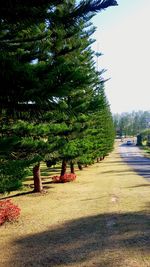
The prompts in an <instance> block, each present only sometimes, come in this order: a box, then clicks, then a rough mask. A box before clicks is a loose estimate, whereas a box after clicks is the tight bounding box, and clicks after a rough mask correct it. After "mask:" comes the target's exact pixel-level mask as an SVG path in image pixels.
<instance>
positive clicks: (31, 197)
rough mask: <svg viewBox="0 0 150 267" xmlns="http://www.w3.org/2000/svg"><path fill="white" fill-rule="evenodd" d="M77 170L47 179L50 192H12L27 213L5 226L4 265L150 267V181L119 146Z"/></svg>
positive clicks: (0, 235) (0, 263) (1, 241)
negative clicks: (62, 178)
mask: <svg viewBox="0 0 150 267" xmlns="http://www.w3.org/2000/svg"><path fill="white" fill-rule="evenodd" d="M44 171H46V170H44ZM77 174H78V179H77V180H76V181H75V182H73V183H66V184H52V183H50V182H51V180H50V179H48V180H44V182H45V183H46V184H45V186H47V190H48V191H47V193H46V194H44V195H39V194H32V193H29V194H25V195H19V196H15V197H13V194H14V195H15V194H16V192H14V193H13V194H12V195H11V198H12V200H13V202H14V203H16V204H18V205H19V207H21V210H22V212H21V218H20V220H19V222H18V223H13V224H5V225H3V226H1V227H0V247H1V259H0V267H12V266H14V267H30V266H32V267H43V266H44V267H58V266H59V267H64V266H65V267H92V266H96V267H125V266H127V267H148V266H150V256H149V255H150V251H149V248H150V220H149V205H150V202H149V196H150V183H148V182H147V181H146V180H144V178H143V177H141V176H139V175H137V174H135V173H134V172H133V171H132V169H130V167H128V166H127V165H125V164H124V163H123V162H122V160H121V158H120V157H119V155H118V153H117V150H114V152H113V153H112V154H111V155H110V156H109V157H107V158H106V159H105V160H104V161H103V162H101V163H96V164H95V165H93V166H91V167H88V168H86V169H84V170H83V171H77ZM27 183H30V181H28V182H27ZM28 190H31V189H29V188H28ZM28 190H27V189H26V193H28ZM18 193H19V192H18Z"/></svg>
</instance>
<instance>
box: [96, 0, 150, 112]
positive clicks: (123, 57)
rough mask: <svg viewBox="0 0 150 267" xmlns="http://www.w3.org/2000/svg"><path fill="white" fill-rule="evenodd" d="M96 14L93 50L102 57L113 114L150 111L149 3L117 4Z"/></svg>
mask: <svg viewBox="0 0 150 267" xmlns="http://www.w3.org/2000/svg"><path fill="white" fill-rule="evenodd" d="M118 5H119V6H116V7H110V8H107V9H106V10H105V11H103V12H101V13H99V14H97V15H96V16H95V17H94V19H93V24H94V25H95V26H96V27H97V30H96V32H95V34H94V35H93V38H95V39H96V42H95V44H94V45H93V48H94V50H95V51H99V52H102V53H103V56H101V57H100V58H99V60H98V68H99V69H103V68H104V69H107V72H106V73H105V75H103V77H104V78H111V79H110V80H109V81H108V82H107V83H106V84H105V92H106V96H107V99H108V101H109V104H110V108H111V111H112V113H121V112H131V111H133V110H135V111H138V110H150V0H118Z"/></svg>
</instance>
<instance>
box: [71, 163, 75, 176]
mask: <svg viewBox="0 0 150 267" xmlns="http://www.w3.org/2000/svg"><path fill="white" fill-rule="evenodd" d="M70 171H71V173H73V174H74V173H75V170H74V163H73V162H72V161H71V162H70Z"/></svg>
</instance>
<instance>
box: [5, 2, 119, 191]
mask: <svg viewBox="0 0 150 267" xmlns="http://www.w3.org/2000/svg"><path fill="white" fill-rule="evenodd" d="M76 2H77V1H74V0H68V1H57V0H55V1H49V0H42V1H41V0H40V1H35V0H30V1H22V0H17V1H16V0H10V1H6V0H5V1H1V3H0V16H1V20H0V21H1V22H0V30H1V34H0V68H1V72H0V80H1V89H0V101H1V108H0V147H1V149H0V163H1V165H0V191H1V192H4V191H9V190H13V189H15V188H18V187H19V186H21V184H22V180H23V179H24V177H25V176H26V174H27V169H28V167H29V166H33V178H34V191H35V192H41V191H42V189H43V187H42V181H41V177H40V162H41V161H45V162H46V163H47V164H48V165H49V166H50V165H54V164H55V163H56V162H61V164H62V169H61V175H64V174H65V172H66V165H67V164H70V167H71V172H72V173H73V172H74V164H75V163H76V164H78V166H79V167H80V168H81V167H82V165H84V164H91V163H93V162H94V160H95V159H96V160H97V161H99V160H101V159H102V158H104V157H105V156H106V155H107V154H108V153H109V152H110V151H111V150H112V148H113V142H114V136H115V131H114V125H113V119H112V114H111V112H110V108H109V104H108V101H107V99H106V96H105V91H104V83H105V81H104V80H103V78H102V74H103V70H101V71H99V72H98V71H97V70H96V68H95V62H94V55H95V54H94V51H92V49H91V44H92V43H93V41H94V40H93V39H92V38H91V36H92V34H93V32H94V31H95V27H93V25H92V23H91V18H92V17H93V16H94V15H95V14H96V12H98V11H102V10H103V9H105V8H107V7H109V6H114V5H117V2H116V1H114V0H103V1H80V2H79V3H78V4H77V3H76Z"/></svg>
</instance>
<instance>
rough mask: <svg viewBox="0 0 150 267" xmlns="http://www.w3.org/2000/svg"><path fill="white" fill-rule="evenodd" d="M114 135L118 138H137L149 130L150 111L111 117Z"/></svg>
mask: <svg viewBox="0 0 150 267" xmlns="http://www.w3.org/2000/svg"><path fill="white" fill-rule="evenodd" d="M113 121H114V127H115V129H116V134H117V135H119V136H128V135H129V136H130V135H131V136H137V135H138V134H140V133H141V132H142V131H143V130H145V129H148V128H150V111H137V112H135V111H133V112H131V113H129V112H125V113H121V114H114V115H113Z"/></svg>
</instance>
